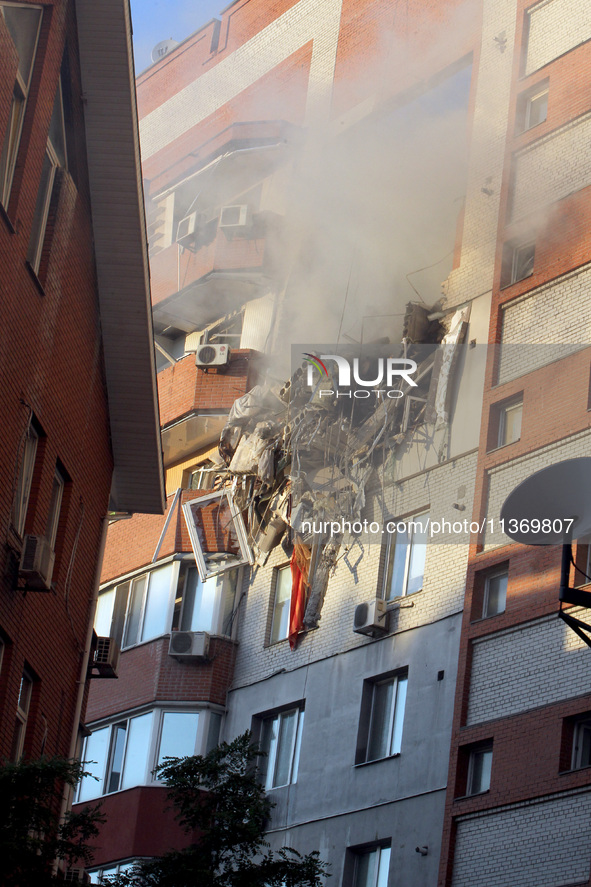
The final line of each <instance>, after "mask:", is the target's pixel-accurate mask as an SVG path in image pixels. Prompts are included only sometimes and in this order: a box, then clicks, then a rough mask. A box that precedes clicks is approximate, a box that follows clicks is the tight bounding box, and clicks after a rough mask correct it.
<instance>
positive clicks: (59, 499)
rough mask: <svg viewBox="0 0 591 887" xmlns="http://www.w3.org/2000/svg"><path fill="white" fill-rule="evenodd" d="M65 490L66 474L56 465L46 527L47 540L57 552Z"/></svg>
mask: <svg viewBox="0 0 591 887" xmlns="http://www.w3.org/2000/svg"><path fill="white" fill-rule="evenodd" d="M65 488H66V477H65V475H64V472H63V471H60V468H59V466H57V465H56V468H55V471H54V474H53V485H52V489H51V501H50V503H49V512H48V514H47V523H46V525H45V538H46V539H47V541H48V542H49V547H50V548H51V549H52V551H55V544H56V539H57V531H58V528H59V522H60V516H61V509H62V503H63V500H64V490H65Z"/></svg>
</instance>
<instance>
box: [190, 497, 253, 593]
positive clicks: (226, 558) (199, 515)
mask: <svg viewBox="0 0 591 887" xmlns="http://www.w3.org/2000/svg"><path fill="white" fill-rule="evenodd" d="M183 513H184V515H185V520H186V522H187V528H188V530H189V536H190V538H191V545H192V547H193V551H194V553H195V560H196V562H197V568H198V570H199V575H200V576H201V579H202V580H204V581H205V579H208V578H209V577H210V576H215V575H217V574H218V573H222V572H223V571H224V570H229V569H231V568H232V567H237V566H240V564H244V563H248V562H250V551H249V548H248V544H247V540H246V531H245V528H244V523H243V521H242V516H241V515H240V512H239V511H238V510H237V509H236V508H235V506H234V504H233V503H232V501H231V499H230V496H229V494H227V493H225V492H223V493H214V494H213V495H211V496H202V497H200V498H199V499H194V500H193V501H192V502H186V503H185V504H184V505H183Z"/></svg>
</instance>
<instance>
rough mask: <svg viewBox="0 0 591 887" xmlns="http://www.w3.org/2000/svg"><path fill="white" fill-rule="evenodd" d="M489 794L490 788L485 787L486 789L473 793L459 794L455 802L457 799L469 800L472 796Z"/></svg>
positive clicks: (477, 796)
mask: <svg viewBox="0 0 591 887" xmlns="http://www.w3.org/2000/svg"><path fill="white" fill-rule="evenodd" d="M489 794H490V789H489V788H485V789H484V791H482V792H474V793H473V794H471V795H459V796H458V797H457V798H454V802H455V801H469V800H471V799H472V798H481V797H482V796H483V795H489Z"/></svg>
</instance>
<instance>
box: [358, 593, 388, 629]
mask: <svg viewBox="0 0 591 887" xmlns="http://www.w3.org/2000/svg"><path fill="white" fill-rule="evenodd" d="M387 623H388V607H387V605H386V601H383V600H381V599H380V598H376V599H375V600H373V601H368V603H366V604H358V605H357V606H356V607H355V616H354V617H353V631H356V632H357V634H366V635H367V636H368V637H370V638H377V637H380V636H381V635H384V634H388V624H387Z"/></svg>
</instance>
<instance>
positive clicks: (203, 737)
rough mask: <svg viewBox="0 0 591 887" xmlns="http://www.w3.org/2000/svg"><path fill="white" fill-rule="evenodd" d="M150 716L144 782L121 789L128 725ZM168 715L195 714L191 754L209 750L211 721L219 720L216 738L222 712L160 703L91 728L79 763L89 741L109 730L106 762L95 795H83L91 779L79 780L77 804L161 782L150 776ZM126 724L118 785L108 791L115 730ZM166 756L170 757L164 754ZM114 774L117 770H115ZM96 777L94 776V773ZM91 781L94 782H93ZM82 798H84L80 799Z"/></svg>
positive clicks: (128, 733) (218, 707)
mask: <svg viewBox="0 0 591 887" xmlns="http://www.w3.org/2000/svg"><path fill="white" fill-rule="evenodd" d="M148 714H149V715H151V716H152V717H151V722H150V734H149V739H148V743H147V747H146V754H145V761H146V763H145V767H144V773H143V779H142V781H141V782H136V783H135V784H133V785H128V786H125V787H122V781H123V778H124V774H125V766H126V762H127V750H128V744H129V735H130V730H129V725H130V723H131V722H132V721H133V720H135V719H137V718H141V717H144V716H145V715H148ZM167 714H197V715H198V719H197V727H196V730H195V742H194V745H193V752H192V754H206V753H207V751H208V750H209V746H211V742H210V740H211V738H212V737H211V732H212V730H211V726H212V718H219V722H218V726H217V735H218V738H219V732H220V728H221V718H222V715H223V709H222V708H221V706H215V705H214V706H209V705H208V707H207V708H205V707H204V706H203V704H201V706H200V707H197V708H195V707H193V708H188V707H186V706H182V705H179V704H178V703H176V704H175V703H174V702H172V703H168V704H167V703H163V704H162V705H158V706H152V708H143V709H141V710H137V711H132V712H122V713H120V714H119V715H118V716H117V717H114V718H111V719H110V720H108V721H106V722H105V721H102V722H99V723H97V724H94V725H92V727H91V728H90V730H91V732H90V734H89V736H87V737H86V738H85V740H84V744H83V746H82V752H81V755H80V760H81V761H82V762H84V761H85V757H86V754H87V749H88V742H89V740H90V738H91V737H92V736H93V735H95V734H96V733H98V732H99V731H101V730H108V731H109V735H108V737H107V740H108V744H107V753H106V755H105V762H104V764H103V765H102V773H101V775H100V776H99V782H98V788H99V789H100V790H99V792H98V794H91V795H88V796H86V795H85V792H84V787H85V786H86V784H87V782H86V780H92V777H90V776H89V777H85V778H83V779H82V780H81V781H80V784H79V786H78V789H77V792H76V803H82V802H84V803H86V802H87V801H93V800H96V799H97V798H103V797H106V796H107V795H113V794H115V793H116V792H120V791H127V790H128V789H130V788H137V787H138V786H146V785H148V786H149V785H160V784H161V781H160V780H159V779H157V778H156V777H155V776H154V775H153V771H154V769H155V768H156V766H157V765H158V760H159V758H160V751H161V745H162V732H163V728H164V719H165V715H167ZM123 724H124V725H125V739H124V745H123V751H122V754H121V769H120V770H119V771H118V772H119V777H118V786H117V788H113V789H111V790H107V789H108V787H109V786H110V784H111V778H112V776H113V772H114V771H113V761H114V755H115V751H116V730H117V728H118V727H121V725H123ZM165 757H170V755H167V756H165ZM115 772H117V771H115ZM95 775H97V774H95ZM93 782H94V780H93ZM88 785H89V786H92V785H93V783H92V782H90V781H89V782H88ZM83 795H85V796H84V797H83Z"/></svg>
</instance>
